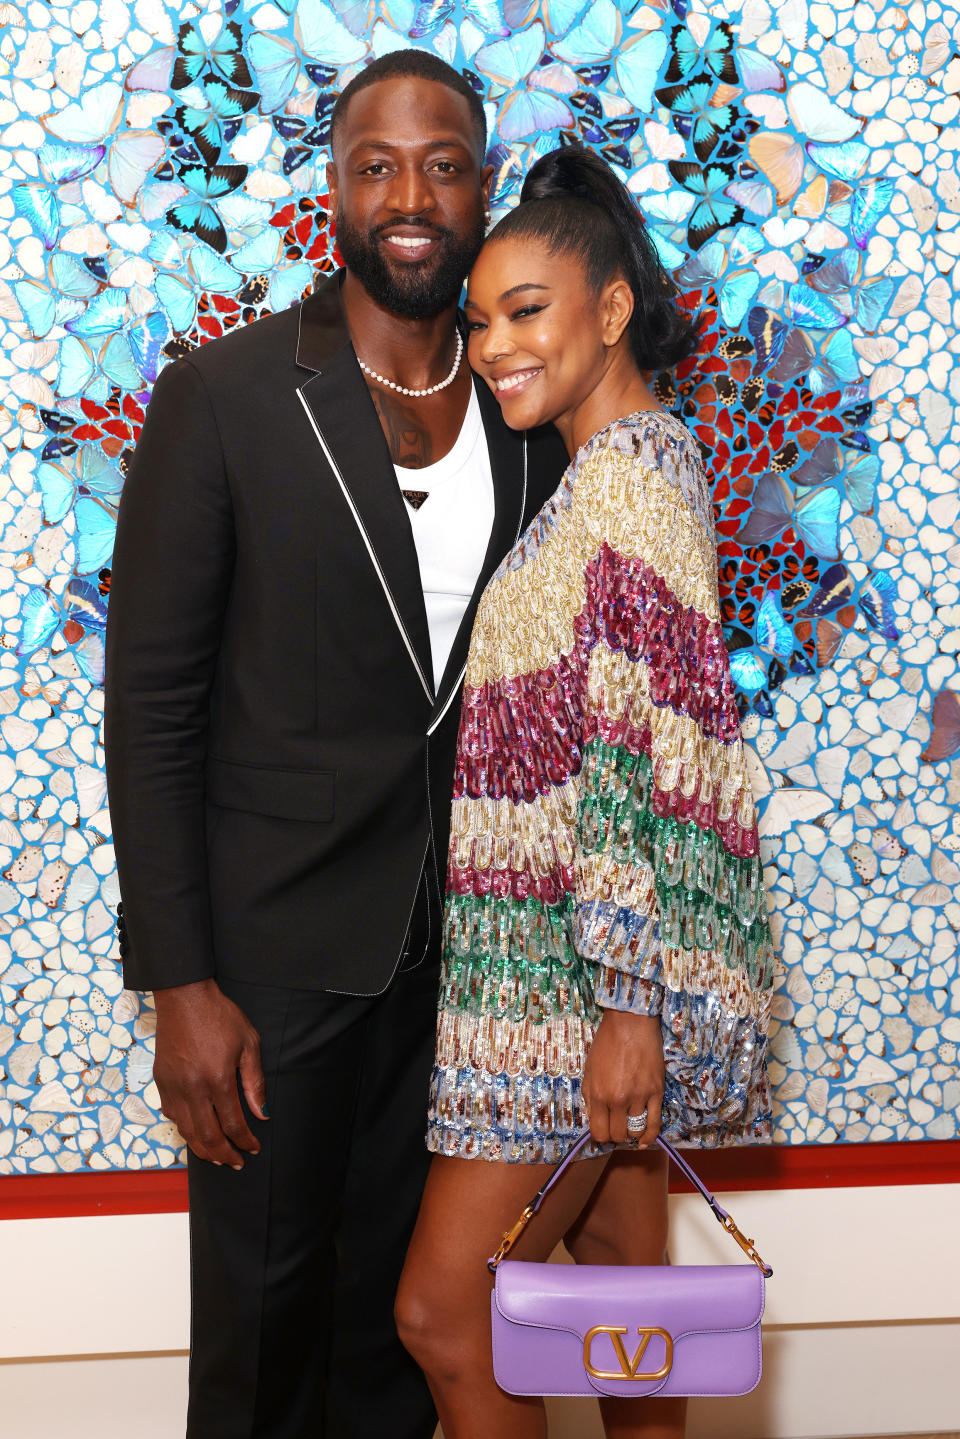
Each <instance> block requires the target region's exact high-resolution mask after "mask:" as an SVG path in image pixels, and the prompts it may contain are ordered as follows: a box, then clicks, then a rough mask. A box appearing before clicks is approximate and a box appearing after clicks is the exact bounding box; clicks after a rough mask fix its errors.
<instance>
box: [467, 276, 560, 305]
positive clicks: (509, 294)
mask: <svg viewBox="0 0 960 1439" xmlns="http://www.w3.org/2000/svg"><path fill="white" fill-rule="evenodd" d="M550 288H551V286H550V285H535V284H533V283H532V282H531V283H530V284H526V285H511V286H510V289H509V290H504V292H503V294H502V295H501V296H500V299H501V300H509V299H512V298H513V296H514V295H519V293H520V291H521V290H549V289H550ZM463 308H464V309H465V310H476V309H478V308H479V306H478V305H477V303H476V301H475V300H464V302H463Z"/></svg>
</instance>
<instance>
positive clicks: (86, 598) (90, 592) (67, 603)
mask: <svg viewBox="0 0 960 1439" xmlns="http://www.w3.org/2000/svg"><path fill="white" fill-rule="evenodd" d="M63 599H64V609H65V610H66V612H67V616H68V618H69V619H72V620H75V621H76V622H77V624H81V625H83V627H84V628H85V629H88V630H93V631H95V632H96V633H98V634H101V635H102V634H103V632H104V630H105V629H106V627H107V602H106V599H105V598H104V596H103V595H102V594H101V593H100V586H99V585H98V584H95V583H94V581H93V580H92V579H82V578H77V579H72V580H71V581H70V583H69V584H68V585H67V588H66V590H65V591H64V595H63Z"/></svg>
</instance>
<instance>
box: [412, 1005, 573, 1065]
mask: <svg viewBox="0 0 960 1439" xmlns="http://www.w3.org/2000/svg"><path fill="white" fill-rule="evenodd" d="M598 1018H599V1011H598ZM594 1032H595V1026H594V1024H592V1023H591V1022H590V1020H588V1019H581V1018H580V1017H579V1016H576V1015H562V1016H557V1017H556V1018H553V1019H548V1020H545V1021H541V1022H540V1023H537V1022H534V1021H531V1020H527V1019H525V1020H520V1021H517V1020H515V1019H509V1018H507V1017H506V1016H505V1015H495V1014H482V1015H475V1014H464V1013H463V1012H462V1011H460V1010H441V1011H440V1012H439V1014H438V1015H437V1060H436V1062H437V1064H438V1065H440V1066H441V1067H443V1066H446V1065H455V1066H456V1067H457V1068H463V1067H464V1066H465V1065H472V1066H473V1068H474V1069H485V1070H488V1071H490V1072H491V1073H493V1074H513V1075H516V1074H548V1075H551V1076H552V1077H554V1078H557V1077H563V1076H566V1077H567V1078H572V1079H575V1078H577V1077H578V1076H579V1075H580V1074H582V1073H583V1059H584V1055H585V1054H586V1052H587V1049H588V1048H589V1047H590V1043H591V1041H592V1039H593V1035H594Z"/></svg>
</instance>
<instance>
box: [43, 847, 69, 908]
mask: <svg viewBox="0 0 960 1439" xmlns="http://www.w3.org/2000/svg"><path fill="white" fill-rule="evenodd" d="M69 873H70V869H69V866H68V865H67V864H65V863H64V861H63V860H62V859H55V860H54V861H53V863H52V864H48V865H47V867H46V868H45V869H44V871H43V873H42V874H41V875H40V878H39V879H38V880H37V894H38V895H39V896H40V898H41V899H42V900H43V902H44V904H45V905H46V906H47V908H48V909H56V907H57V905H58V904H59V903H60V901H61V899H62V898H63V887H64V885H65V884H66V880H67V875H68V874H69Z"/></svg>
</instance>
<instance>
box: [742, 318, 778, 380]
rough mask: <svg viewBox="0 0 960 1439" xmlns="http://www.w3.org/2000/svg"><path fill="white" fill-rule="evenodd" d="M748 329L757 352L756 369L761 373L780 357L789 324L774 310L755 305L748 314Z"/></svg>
mask: <svg viewBox="0 0 960 1439" xmlns="http://www.w3.org/2000/svg"><path fill="white" fill-rule="evenodd" d="M747 329H748V330H749V332H750V338H751V339H752V340H753V344H754V348H755V350H756V352H757V357H756V360H755V362H754V370H755V371H756V372H757V374H759V373H760V372H761V371H762V370H765V369H766V367H767V365H769V364H772V363H773V361H775V360H776V359H778V358H779V356H780V353H781V351H782V350H783V346H784V343H785V341H786V338H787V326H786V325H785V324H784V322H783V320H781V319H778V317H777V316H776V315H775V314H774V313H773V311H772V310H768V309H767V308H766V307H765V306H764V305H754V307H753V309H752V310H751V311H750V313H749V314H748V316H747Z"/></svg>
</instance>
